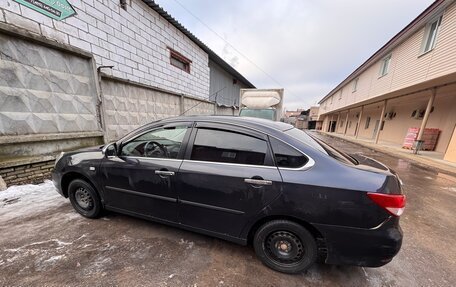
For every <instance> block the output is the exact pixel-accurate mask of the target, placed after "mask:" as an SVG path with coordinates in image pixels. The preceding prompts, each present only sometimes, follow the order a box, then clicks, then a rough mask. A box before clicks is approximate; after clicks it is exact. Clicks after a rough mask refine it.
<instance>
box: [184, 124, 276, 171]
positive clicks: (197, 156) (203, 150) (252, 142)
mask: <svg viewBox="0 0 456 287" xmlns="http://www.w3.org/2000/svg"><path fill="white" fill-rule="evenodd" d="M267 149H268V145H267V143H266V141H264V140H261V139H258V138H255V137H251V136H247V135H243V134H239V133H234V132H228V131H222V130H212V129H198V131H197V133H196V137H195V142H194V144H193V149H192V155H191V159H192V160H200V161H212V162H226V163H237V164H251V165H264V160H265V158H266V152H267Z"/></svg>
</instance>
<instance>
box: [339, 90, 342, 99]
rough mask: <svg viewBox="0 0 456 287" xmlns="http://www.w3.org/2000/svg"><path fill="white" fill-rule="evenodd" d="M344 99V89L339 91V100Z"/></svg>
mask: <svg viewBox="0 0 456 287" xmlns="http://www.w3.org/2000/svg"><path fill="white" fill-rule="evenodd" d="M340 100H342V90H340V91H339V101H340Z"/></svg>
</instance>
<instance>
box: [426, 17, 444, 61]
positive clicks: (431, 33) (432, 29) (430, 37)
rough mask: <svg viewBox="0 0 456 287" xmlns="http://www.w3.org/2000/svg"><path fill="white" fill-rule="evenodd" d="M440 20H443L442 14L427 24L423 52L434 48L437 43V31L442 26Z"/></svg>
mask: <svg viewBox="0 0 456 287" xmlns="http://www.w3.org/2000/svg"><path fill="white" fill-rule="evenodd" d="M440 22H442V16H440V17H439V18H437V19H435V20H434V21H432V22H430V23H429V24H427V25H426V28H425V30H424V38H423V49H422V52H423V53H426V52H428V51H430V50H432V49H434V47H435V43H436V41H437V32H438V30H439V27H440Z"/></svg>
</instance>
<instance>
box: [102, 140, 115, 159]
mask: <svg viewBox="0 0 456 287" xmlns="http://www.w3.org/2000/svg"><path fill="white" fill-rule="evenodd" d="M101 153H102V154H104V156H105V157H110V156H117V145H116V143H109V144H107V145H105V146H104V147H103V149H102V150H101Z"/></svg>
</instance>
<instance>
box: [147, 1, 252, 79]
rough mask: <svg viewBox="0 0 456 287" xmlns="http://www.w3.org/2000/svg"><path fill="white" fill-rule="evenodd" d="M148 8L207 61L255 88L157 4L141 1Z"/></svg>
mask: <svg viewBox="0 0 456 287" xmlns="http://www.w3.org/2000/svg"><path fill="white" fill-rule="evenodd" d="M143 2H144V3H146V4H147V5H148V6H149V7H150V8H152V9H153V10H154V11H155V12H157V13H158V14H159V15H160V16H162V17H163V18H165V19H166V21H168V22H169V23H171V24H172V25H173V26H174V27H176V28H177V29H178V30H179V31H181V32H182V33H184V35H185V36H187V37H188V38H190V40H192V41H193V42H194V43H195V44H196V45H198V46H199V47H200V48H201V49H202V50H203V51H204V52H206V53H207V54H208V55H209V59H211V60H212V61H213V62H215V63H216V64H218V65H219V66H220V67H222V68H223V69H224V70H226V71H227V72H228V73H230V74H231V75H232V76H233V77H234V78H236V79H237V80H239V81H241V82H243V83H244V85H246V86H248V87H249V88H255V86H254V85H253V84H252V83H250V82H249V81H248V80H247V79H246V78H245V77H244V76H243V75H241V74H240V73H239V72H238V71H236V70H235V69H234V68H233V67H231V66H230V65H229V64H228V63H227V62H225V61H224V60H223V59H222V58H220V56H219V55H217V54H216V53H215V52H214V51H212V50H211V49H210V48H209V47H208V46H206V44H204V43H203V42H201V40H200V39H198V38H197V37H196V36H195V35H193V34H192V33H191V32H190V31H189V30H187V28H185V27H184V26H182V24H180V23H179V22H178V21H177V20H176V19H174V18H173V17H172V16H171V15H170V14H168V12H166V11H165V10H164V9H163V8H162V7H160V6H159V5H158V4H157V3H155V2H154V1H153V0H143Z"/></svg>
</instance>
